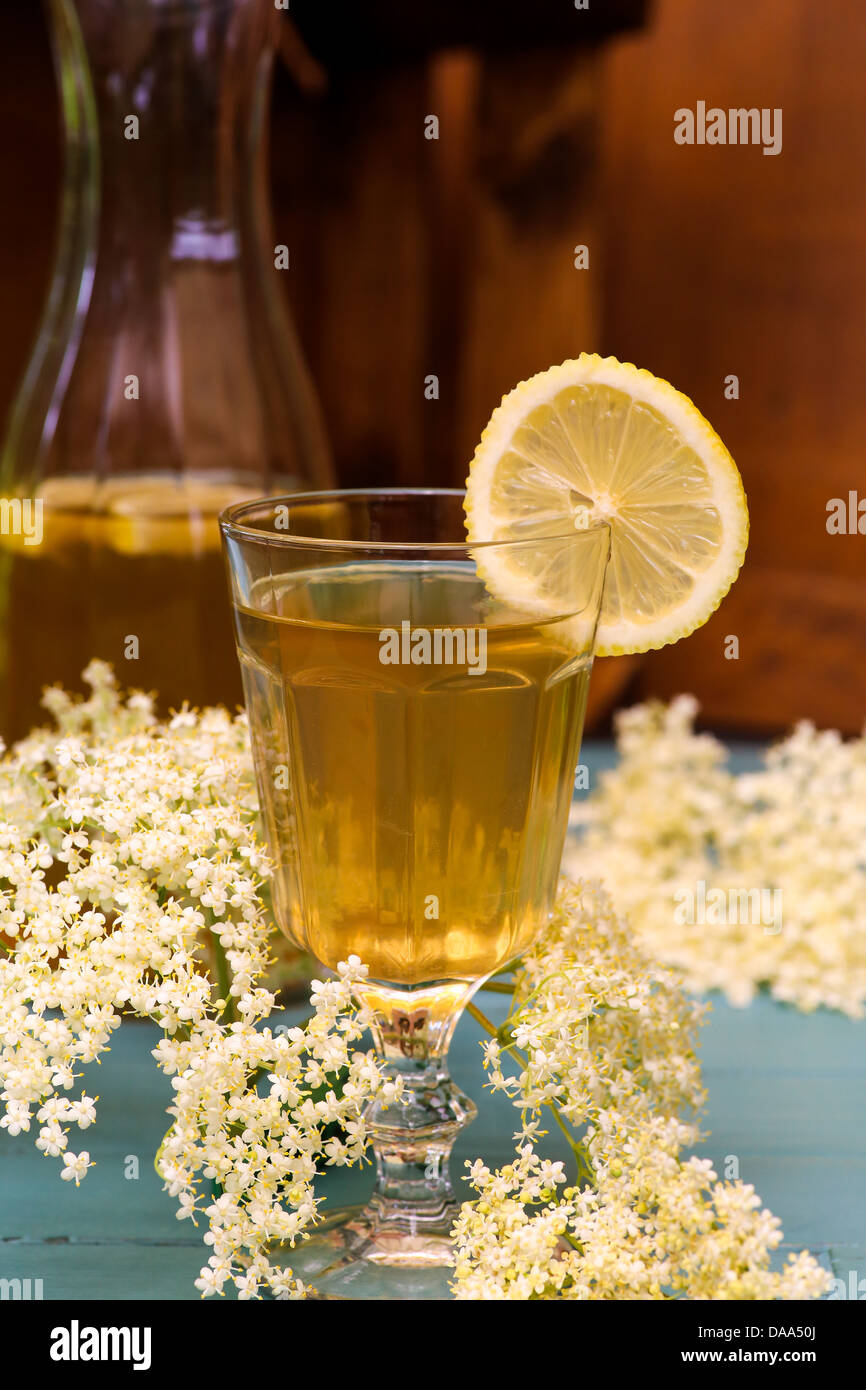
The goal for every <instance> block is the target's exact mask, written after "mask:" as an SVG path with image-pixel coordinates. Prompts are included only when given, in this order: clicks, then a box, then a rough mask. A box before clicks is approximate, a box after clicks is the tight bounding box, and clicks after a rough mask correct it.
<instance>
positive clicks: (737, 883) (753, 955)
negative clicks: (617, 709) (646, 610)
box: [564, 696, 866, 1018]
mask: <svg viewBox="0 0 866 1390" xmlns="http://www.w3.org/2000/svg"><path fill="white" fill-rule="evenodd" d="M696 713H697V703H696V701H695V700H694V699H692V698H691V697H689V696H680V697H679V698H678V699H676V700H674V701H672V703H671V704H670V705H667V706H665V705H661V704H659V703H656V702H651V703H648V704H644V705H638V706H637V707H635V708H634V709H630V710H627V711H625V712H623V713H622V714H620V715H619V717H618V720H617V743H618V748H619V754H620V759H619V764H618V766H617V767H616V768H615V769H614V770H613V771H611V772H607V773H604V774H603V775H602V778H601V784H600V787H599V789H598V790H597V791H595V792H593V794H592V795H591V796H589V797H588V798H586V800H585V801H584V802H583V803H582V804H581V805H580V806H579V807H578V808H576V810H575V813H574V822H575V825H576V828H577V829H579V831H580V835H579V837H574V838H570V841H569V845H568V847H567V849H566V855H565V861H564V868H565V870H566V872H567V873H569V874H570V875H572V876H573V877H581V876H592V877H593V878H600V879H601V880H602V881H603V882H604V883H605V885H606V886H607V888H608V890H609V891H610V893H611V894H612V896H613V898H614V901H615V903H616V905H617V907H618V908H620V909H621V910H622V911H624V912H627V913H628V916H629V918H630V920H631V922H632V925H633V926H634V927H635V929H636V930H637V931H638V932H639V933H640V937H641V941H642V943H643V946H644V947H645V949H646V950H647V951H648V952H649V953H650V954H651V955H652V956H654V957H655V958H657V959H659V960H661V961H664V962H666V963H667V964H669V965H674V966H676V967H677V968H678V969H679V970H680V971H681V972H682V975H683V978H684V981H685V983H686V985H687V986H688V987H689V988H691V989H694V990H697V991H705V990H712V989H719V990H722V991H724V993H725V994H726V996H727V997H728V999H729V1000H730V1001H731V1002H732V1003H733V1004H737V1005H742V1004H747V1003H748V1002H749V1001H750V1000H751V999H752V997H753V996H754V994H755V992H756V990H757V989H758V988H760V987H762V986H766V987H769V989H770V991H771V992H772V994H773V995H774V996H775V997H776V998H777V999H781V1000H784V1001H786V1002H789V1003H792V1004H795V1005H796V1006H797V1007H798V1008H801V1009H804V1010H812V1009H815V1008H817V1007H819V1006H821V1005H823V1006H825V1007H827V1008H833V1009H839V1010H841V1011H843V1012H844V1013H846V1014H849V1015H850V1016H852V1017H855V1018H856V1017H862V1015H863V1012H864V1004H866V857H864V852H863V847H864V844H866V735H864V736H863V737H861V738H859V739H851V740H848V741H846V740H843V739H842V738H841V736H840V735H839V734H838V733H837V732H835V731H833V730H830V731H826V732H819V731H816V730H815V728H814V727H813V726H812V725H811V724H808V723H802V724H799V725H798V726H797V728H796V729H795V730H794V732H793V733H792V734H791V735H790V737H789V738H787V739H785V740H784V741H783V742H781V743H779V744H778V745H776V746H775V747H773V748H771V749H770V750H769V752H768V753H767V754H766V756H765V759H764V765H763V767H762V768H761V770H760V771H758V772H754V773H744V774H741V775H735V774H733V773H732V772H731V771H730V769H729V767H728V764H727V756H728V755H727V752H726V749H725V748H724V746H723V745H722V744H721V743H719V742H718V741H717V740H716V739H714V738H712V737H711V736H709V735H707V734H700V735H699V734H696V733H695V732H694V727H693V725H694V719H695V715H696ZM771 904H772V907H773V911H772V913H771V912H770V911H769V909H770V905H771ZM747 906H748V911H747V910H746V908H747Z"/></svg>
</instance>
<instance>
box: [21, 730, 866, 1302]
mask: <svg viewBox="0 0 866 1390" xmlns="http://www.w3.org/2000/svg"><path fill="white" fill-rule="evenodd" d="M583 760H584V761H585V762H588V763H589V764H590V766H591V768H592V770H593V773H594V772H595V770H596V769H597V768H598V767H599V766H601V765H603V764H609V763H610V761H611V752H610V750H609V749H608V748H605V747H599V746H596V747H590V748H588V749H587V750H586V751H585V753H584V758H583ZM738 761H742V762H745V757H743V756H742V755H741V756H740V757H738ZM713 1002H714V1007H713V1012H712V1016H711V1019H710V1022H709V1023H708V1024H707V1026H706V1027H705V1028H704V1029H703V1030H702V1060H703V1070H704V1081H705V1083H706V1086H707V1088H708V1091H709V1108H708V1112H707V1114H706V1116H705V1117H704V1128H705V1129H708V1130H710V1131H711V1134H710V1137H709V1138H708V1139H707V1141H706V1142H705V1143H704V1144H703V1146H702V1148H701V1150H700V1152H701V1153H702V1154H703V1155H704V1156H706V1157H708V1158H710V1159H712V1160H713V1163H714V1165H715V1166H716V1167H717V1169H718V1170H719V1171H723V1170H724V1165H725V1162H726V1160H727V1159H728V1157H729V1156H733V1157H734V1158H735V1159H736V1161H737V1166H738V1170H739V1176H740V1177H741V1178H742V1179H743V1180H744V1181H746V1182H751V1183H754V1185H755V1187H756V1189H757V1191H758V1192H759V1193H760V1195H761V1198H762V1199H763V1201H764V1203H765V1204H766V1205H767V1206H768V1207H769V1208H770V1209H771V1210H772V1211H773V1212H775V1214H776V1215H777V1216H778V1217H779V1218H780V1219H781V1221H782V1224H783V1227H784V1231H785V1240H786V1249H790V1248H802V1247H808V1248H809V1249H811V1250H812V1251H813V1252H815V1254H816V1255H818V1257H819V1258H820V1259H821V1261H822V1263H823V1264H824V1265H825V1266H826V1267H827V1268H828V1269H831V1270H832V1272H833V1274H834V1276H835V1277H836V1278H837V1279H838V1280H841V1281H843V1283H844V1286H845V1290H846V1294H847V1296H848V1297H850V1296H852V1295H853V1296H855V1297H856V1296H857V1295H858V1292H859V1296H860V1297H866V1022H852V1021H851V1020H849V1019H847V1018H844V1017H843V1016H841V1015H839V1014H833V1013H830V1012H826V1011H823V1012H818V1013H816V1014H813V1015H809V1016H807V1015H804V1014H801V1013H799V1012H797V1011H796V1010H794V1009H790V1008H788V1007H785V1006H783V1005H780V1004H776V1003H774V1002H773V1001H772V1000H770V999H768V998H765V997H762V998H759V999H758V1000H757V1001H756V1002H755V1003H754V1004H752V1005H751V1006H750V1007H749V1008H748V1009H745V1010H736V1009H732V1008H730V1007H729V1006H728V1005H727V1004H725V1003H724V1002H722V1001H719V1000H714V1001H713ZM497 1004H498V1005H500V1006H501V1005H502V1000H501V999H498V1000H497V999H495V998H494V999H493V1001H492V1004H491V1003H490V997H489V996H488V1002H487V1004H486V1005H485V1007H486V1008H487V1010H488V1012H490V1013H491V1014H495V1007H494V1006H495V1005H497ZM300 1012H301V1011H298V1015H297V1016H300ZM158 1036H159V1034H158V1031H157V1030H156V1029H155V1028H154V1027H152V1026H151V1025H149V1024H146V1023H140V1022H135V1021H132V1022H129V1023H125V1024H124V1025H123V1026H122V1027H121V1028H120V1029H119V1030H118V1031H117V1033H116V1034H115V1036H114V1040H113V1045H112V1049H111V1053H110V1055H109V1056H108V1058H107V1059H106V1060H105V1061H104V1062H103V1063H102V1065H101V1066H100V1067H98V1068H97V1067H91V1068H89V1070H88V1073H87V1076H88V1090H89V1091H90V1093H91V1094H93V1093H94V1092H96V1093H98V1095H99V1103H98V1106H97V1111H98V1121H97V1124H96V1125H95V1126H94V1127H92V1128H91V1129H89V1130H87V1131H86V1132H85V1133H84V1134H83V1135H82V1138H81V1142H80V1144H79V1145H77V1147H82V1148H87V1149H89V1151H90V1154H91V1157H92V1158H93V1159H94V1160H95V1162H96V1167H95V1168H93V1169H92V1170H91V1172H90V1173H88V1175H87V1177H86V1179H85V1180H84V1182H83V1183H82V1184H81V1186H80V1187H79V1188H75V1187H74V1186H72V1185H71V1184H68V1183H64V1182H61V1181H60V1176H59V1165H58V1162H57V1160H56V1159H48V1158H43V1157H42V1156H41V1154H39V1153H38V1152H37V1151H36V1149H35V1148H34V1145H33V1137H32V1134H31V1135H25V1134H22V1135H19V1136H17V1137H16V1138H10V1137H9V1135H8V1134H6V1133H5V1131H4V1132H3V1133H2V1134H0V1279H28V1278H29V1279H31V1280H36V1279H41V1280H42V1294H43V1297H44V1298H45V1299H67V1298H79V1299H94V1298H117V1299H130V1300H135V1299H194V1298H197V1297H198V1293H197V1291H196V1290H195V1288H194V1287H193V1281H194V1279H195V1278H196V1277H197V1275H198V1271H199V1269H200V1267H201V1266H202V1265H203V1264H204V1263H205V1262H206V1259H207V1255H208V1253H209V1251H208V1250H207V1248H206V1247H205V1246H203V1245H202V1243H201V1234H202V1230H201V1228H200V1229H199V1230H196V1229H194V1228H193V1227H192V1226H191V1224H190V1222H189V1221H183V1222H179V1221H178V1220H177V1219H176V1218H175V1215H174V1213H175V1209H176V1205H175V1202H174V1201H173V1199H172V1198H170V1197H168V1196H166V1195H165V1194H164V1193H163V1192H162V1190H161V1184H160V1182H159V1179H158V1178H157V1176H156V1174H155V1173H154V1171H153V1155H154V1153H155V1150H156V1147H157V1145H158V1144H159V1141H160V1139H161V1137H162V1134H163V1133H164V1131H165V1128H166V1124H167V1120H166V1115H165V1107H166V1105H167V1104H168V1103H169V1100H170V1086H169V1082H168V1080H167V1078H165V1077H163V1076H162V1075H161V1074H160V1073H159V1072H158V1071H157V1068H156V1064H155V1062H154V1061H153V1059H152V1057H151V1056H150V1050H151V1048H152V1047H153V1046H154V1045H155V1044H156V1042H157V1039H158ZM479 1041H480V1032H479V1030H478V1029H477V1027H476V1025H475V1024H474V1022H473V1020H472V1019H470V1018H465V1019H464V1020H463V1021H462V1022H461V1025H460V1028H459V1029H458V1033H457V1037H456V1039H455V1043H454V1047H453V1050H452V1070H453V1072H454V1076H455V1079H456V1080H457V1082H458V1083H459V1084H460V1085H461V1086H462V1087H463V1088H464V1089H465V1090H466V1091H467V1092H468V1093H469V1094H470V1095H472V1096H473V1098H474V1099H475V1100H476V1102H477V1103H478V1107H479V1114H478V1119H477V1120H476V1122H475V1124H474V1125H472V1126H471V1128H470V1129H468V1130H467V1131H466V1133H465V1134H464V1136H463V1137H462V1139H461V1141H460V1143H459V1144H458V1146H457V1148H456V1150H455V1156H454V1173H455V1175H458V1174H459V1173H461V1172H462V1171H463V1163H464V1161H465V1160H466V1159H469V1158H474V1157H477V1156H478V1155H482V1156H483V1157H484V1158H485V1159H486V1160H487V1161H488V1162H491V1163H499V1162H503V1161H505V1160H506V1157H507V1156H508V1155H509V1154H510V1152H511V1144H510V1136H511V1134H512V1132H513V1129H514V1120H513V1112H512V1111H511V1107H510V1106H509V1104H508V1101H507V1100H506V1099H505V1098H504V1097H502V1096H491V1095H490V1094H489V1093H487V1092H486V1091H484V1090H483V1089H482V1087H483V1079H482V1075H483V1074H482V1071H481V1067H480V1060H479V1053H480V1048H479V1046H478V1044H479ZM548 1143H549V1145H550V1149H549V1151H550V1152H552V1153H558V1149H557V1146H556V1141H555V1140H549V1141H548ZM369 1171H370V1170H369V1169H366V1170H365V1171H363V1172H357V1173H355V1172H345V1173H344V1172H336V1173H334V1174H333V1175H331V1176H329V1177H328V1178H327V1179H326V1182H325V1191H326V1193H327V1195H328V1198H329V1200H330V1199H332V1198H333V1200H335V1201H337V1202H343V1201H347V1200H348V1201H356V1200H360V1199H362V1198H363V1196H364V1195H365V1194H366V1192H367V1191H368V1189H369V1186H370V1176H369ZM861 1279H862V1280H863V1285H862V1289H861V1288H859V1281H860V1280H861Z"/></svg>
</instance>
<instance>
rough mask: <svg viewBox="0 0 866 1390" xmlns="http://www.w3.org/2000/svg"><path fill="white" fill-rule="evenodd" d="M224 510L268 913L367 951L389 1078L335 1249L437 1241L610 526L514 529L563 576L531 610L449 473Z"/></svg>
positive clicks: (434, 1251)
mask: <svg viewBox="0 0 866 1390" xmlns="http://www.w3.org/2000/svg"><path fill="white" fill-rule="evenodd" d="M223 532H224V539H225V544H226V550H227V555H228V560H229V571H230V576H231V582H232V594H233V603H234V610H235V623H236V632H237V643H238V654H239V659H240V664H241V671H242V675H243V682H244V690H245V695H246V701H247V709H248V712H249V718H250V727H251V733H252V740H253V753H254V760H255V766H256V775H257V779H258V786H259V798H260V803H261V808H262V815H263V821H264V826H265V830H266V834H267V839H268V843H269V848H270V852H271V857H272V859H273V861H274V864H275V869H274V878H273V884H272V889H273V901H274V907H275V912H276V916H277V920H278V922H279V925H280V926H281V928H282V929H283V931H285V932H286V933H287V934H288V935H289V936H290V937H292V938H293V939H294V940H296V941H298V942H300V943H302V944H304V945H305V946H306V947H307V948H308V949H309V950H310V951H311V952H312V953H313V954H314V955H315V956H316V957H317V958H318V959H319V960H321V961H322V962H323V963H324V964H325V965H327V966H330V967H332V968H333V967H336V965H337V964H338V962H339V961H341V960H345V959H346V958H347V957H348V956H349V955H350V954H355V955H357V956H359V957H360V958H361V960H362V961H363V962H364V963H365V964H366V965H367V966H368V968H369V972H370V974H369V980H368V983H367V985H366V986H365V988H364V991H363V992H364V994H365V998H366V1001H367V1002H368V1003H369V1004H370V1005H371V1007H372V1008H373V1010H374V1011H375V1015H376V1020H377V1027H376V1030H375V1031H376V1042H377V1046H378V1047H379V1049H380V1052H381V1054H382V1056H383V1057H384V1059H385V1062H386V1065H387V1066H390V1067H393V1068H394V1069H395V1070H399V1071H400V1072H401V1073H402V1075H403V1079H404V1086H405V1087H406V1088H407V1091H408V1093H409V1099H408V1102H407V1104H406V1105H405V1106H402V1107H392V1109H391V1110H390V1111H382V1112H381V1113H378V1112H377V1111H376V1107H375V1106H373V1107H372V1108H371V1111H372V1113H371V1114H370V1116H369V1117H368V1119H369V1124H370V1130H371V1134H372V1136H373V1140H374V1144H375V1147H376V1152H377V1161H378V1168H379V1181H378V1185H377V1188H376V1191H375V1193H374V1196H373V1198H372V1201H371V1203H370V1204H369V1205H368V1207H367V1208H366V1209H365V1210H364V1211H363V1212H362V1213H360V1215H359V1214H357V1213H356V1214H354V1216H353V1217H352V1219H351V1220H349V1221H346V1222H343V1223H342V1224H339V1223H338V1224H337V1225H336V1226H335V1228H334V1231H333V1232H332V1235H331V1239H332V1240H334V1241H337V1243H338V1244H339V1243H340V1242H341V1243H342V1254H341V1256H340V1258H342V1259H343V1261H346V1260H358V1259H363V1260H366V1261H368V1262H372V1263H377V1264H380V1265H381V1264H401V1265H404V1266H405V1265H425V1264H426V1265H441V1264H443V1263H444V1262H446V1261H447V1259H448V1233H449V1230H450V1226H451V1223H452V1221H453V1217H454V1212H455V1203H454V1197H453V1194H452V1191H451V1187H450V1182H449V1179H448V1172H447V1158H448V1153H449V1151H450V1148H451V1145H452V1144H453V1141H454V1138H455V1135H456V1133H457V1131H458V1129H459V1128H460V1126H461V1124H463V1123H465V1122H466V1121H467V1120H468V1119H469V1118H471V1115H472V1114H473V1113H474V1107H473V1106H472V1104H471V1102H470V1101H468V1100H467V1098H466V1097H465V1096H463V1095H461V1094H460V1092H458V1091H457V1089H456V1087H455V1086H454V1084H453V1082H452V1081H451V1080H450V1077H449V1076H448V1073H447V1069H446V1066H445V1054H446V1051H447V1046H448V1042H449V1041H450V1037H451V1034H452V1032H453V1029H454V1025H455V1023H456V1021H457V1018H458V1017H459V1014H460V1012H461V1010H462V1008H463V1007H464V1005H465V1004H466V1002H467V1001H468V1000H469V998H470V997H471V995H472V993H473V992H474V991H475V990H476V989H477V988H478V986H479V985H480V984H481V982H482V981H483V980H484V979H485V978H487V977H488V976H489V975H490V974H492V973H493V972H494V971H496V970H498V969H500V968H501V967H503V966H505V965H507V964H508V962H509V961H512V960H514V959H515V958H516V957H518V956H519V955H520V954H521V953H522V952H523V951H524V950H526V949H527V947H528V946H530V945H531V944H532V943H533V942H534V941H535V940H536V939H537V937H538V935H539V934H540V933H541V932H542V931H543V930H544V926H545V923H546V922H547V921H548V920H549V917H550V912H551V909H552V906H553V897H554V893H555V889H556V883H557V877H558V871H559V863H560V858H561V854H562V847H563V841H564V836H565V831H566V824H567V819H568V809H569V805H570V801H571V794H572V787H573V780H574V770H575V766H576V764H577V760H578V753H579V744H580V734H581V727H582V722H583V714H584V709H585V705H586V695H587V685H588V680H589V671H590V665H591V660H592V641H593V637H594V630H595V623H596V621H597V617H598V611H599V606H600V600H601V591H602V586H603V579H604V567H605V563H606V559H607V553H608V534H607V528H606V527H603V526H601V527H597V528H595V529H594V530H590V531H583V532H575V533H572V534H571V535H569V536H567V537H551V538H550V540H549V541H546V540H542V541H539V540H537V539H536V540H534V541H533V545H534V546H535V547H536V550H537V548H538V546H539V545H540V546H544V545H549V547H550V551H551V564H552V565H553V564H555V563H557V562H558V563H559V564H560V567H561V568H562V570H563V573H564V574H567V578H568V583H567V585H563V586H562V587H563V595H562V598H561V600H560V602H559V604H558V605H552V604H551V602H550V601H548V603H547V605H546V609H547V611H544V612H538V611H527V610H525V609H523V610H521V609H520V608H517V607H513V606H510V605H509V604H508V603H506V602H503V601H501V600H499V599H497V597H496V595H495V593H494V592H493V586H492V585H489V584H488V583H486V582H485V574H486V573H487V572H488V570H489V569H490V565H489V563H487V562H486V560H485V552H486V550H487V547H485V546H484V545H481V546H477V545H473V546H471V547H470V546H469V545H468V544H467V543H466V541H465V538H464V537H465V531H464V526H463V515H462V494H461V493H457V492H434V493H427V492H417V493H414V492H397V493H386V492H383V493H375V492H373V493H342V494H308V495H307V496H305V497H297V498H283V499H280V498H277V499H267V500H263V501H260V502H255V503H249V504H241V505H240V506H237V507H233V508H231V509H229V511H228V512H227V513H225V514H224V517H223ZM521 544H525V543H510V545H500V546H497V547H496V549H497V551H498V552H499V554H498V555H497V557H496V558H497V563H498V564H500V565H501V563H502V562H503V560H504V561H506V562H507V561H509V559H510V558H511V557H509V556H508V555H503V554H502V552H505V551H508V550H509V549H514V550H517V549H519V546H520V545H521ZM513 558H514V562H515V563H516V564H519V555H515V556H514V557H513ZM554 591H555V590H554ZM334 1248H335V1249H336V1246H335V1247H334Z"/></svg>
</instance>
